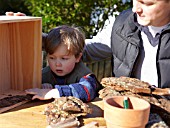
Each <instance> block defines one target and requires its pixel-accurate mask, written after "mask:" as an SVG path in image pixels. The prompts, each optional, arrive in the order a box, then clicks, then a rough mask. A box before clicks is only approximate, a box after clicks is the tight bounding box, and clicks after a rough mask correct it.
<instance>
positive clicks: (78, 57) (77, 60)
mask: <svg viewBox="0 0 170 128" xmlns="http://www.w3.org/2000/svg"><path fill="white" fill-rule="evenodd" d="M82 55H83V53H82V52H81V53H80V54H79V55H78V56H77V57H76V62H77V63H78V62H80V60H81V57H82Z"/></svg>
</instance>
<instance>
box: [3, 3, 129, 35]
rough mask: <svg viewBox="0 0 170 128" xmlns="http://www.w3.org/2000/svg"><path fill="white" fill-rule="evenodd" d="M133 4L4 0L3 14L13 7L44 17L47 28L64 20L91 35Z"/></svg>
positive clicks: (12, 9) (43, 22)
mask: <svg viewBox="0 0 170 128" xmlns="http://www.w3.org/2000/svg"><path fill="white" fill-rule="evenodd" d="M129 7H130V3H126V4H123V3H122V0H0V15H4V14H5V12H7V11H13V12H23V13H25V14H26V15H31V16H37V17H42V28H43V32H48V31H49V30H50V29H52V28H54V27H56V26H58V25H63V24H67V25H75V26H80V27H81V28H82V29H83V30H84V32H85V33H86V37H87V38H90V37H92V36H94V35H96V33H97V32H98V31H99V29H102V28H103V25H104V22H105V21H106V20H107V19H108V17H109V16H110V15H116V14H118V13H116V12H121V11H122V10H124V9H127V8H129Z"/></svg>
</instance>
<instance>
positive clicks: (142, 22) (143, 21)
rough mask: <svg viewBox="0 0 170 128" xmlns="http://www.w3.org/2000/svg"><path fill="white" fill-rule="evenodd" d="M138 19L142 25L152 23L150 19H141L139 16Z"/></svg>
mask: <svg viewBox="0 0 170 128" xmlns="http://www.w3.org/2000/svg"><path fill="white" fill-rule="evenodd" d="M137 21H138V23H139V24H140V25H142V26H149V25H150V21H149V20H144V19H140V18H139V17H138V18H137Z"/></svg>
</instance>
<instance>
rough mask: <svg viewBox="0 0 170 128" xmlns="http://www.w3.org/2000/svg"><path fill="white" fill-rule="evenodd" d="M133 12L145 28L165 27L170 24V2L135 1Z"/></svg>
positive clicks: (160, 0) (159, 0)
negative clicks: (150, 26)
mask: <svg viewBox="0 0 170 128" xmlns="http://www.w3.org/2000/svg"><path fill="white" fill-rule="evenodd" d="M133 12H136V13H137V20H138V23H139V24H141V25H143V26H149V25H152V26H155V27H160V26H164V25H166V24H168V23H169V22H170V0H133Z"/></svg>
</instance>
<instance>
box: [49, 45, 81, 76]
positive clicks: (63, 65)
mask: <svg viewBox="0 0 170 128" xmlns="http://www.w3.org/2000/svg"><path fill="white" fill-rule="evenodd" d="M80 58H81V55H80V56H79V57H78V58H76V57H75V55H70V54H69V55H68V49H67V46H66V45H64V44H61V45H59V46H58V48H57V49H56V51H55V52H54V53H53V54H52V55H49V54H48V55H47V59H48V63H49V66H50V68H51V70H52V71H53V72H54V73H55V74H56V75H58V76H65V75H67V74H69V73H70V72H71V71H72V70H73V69H74V67H75V64H76V63H78V62H79V61H80Z"/></svg>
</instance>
